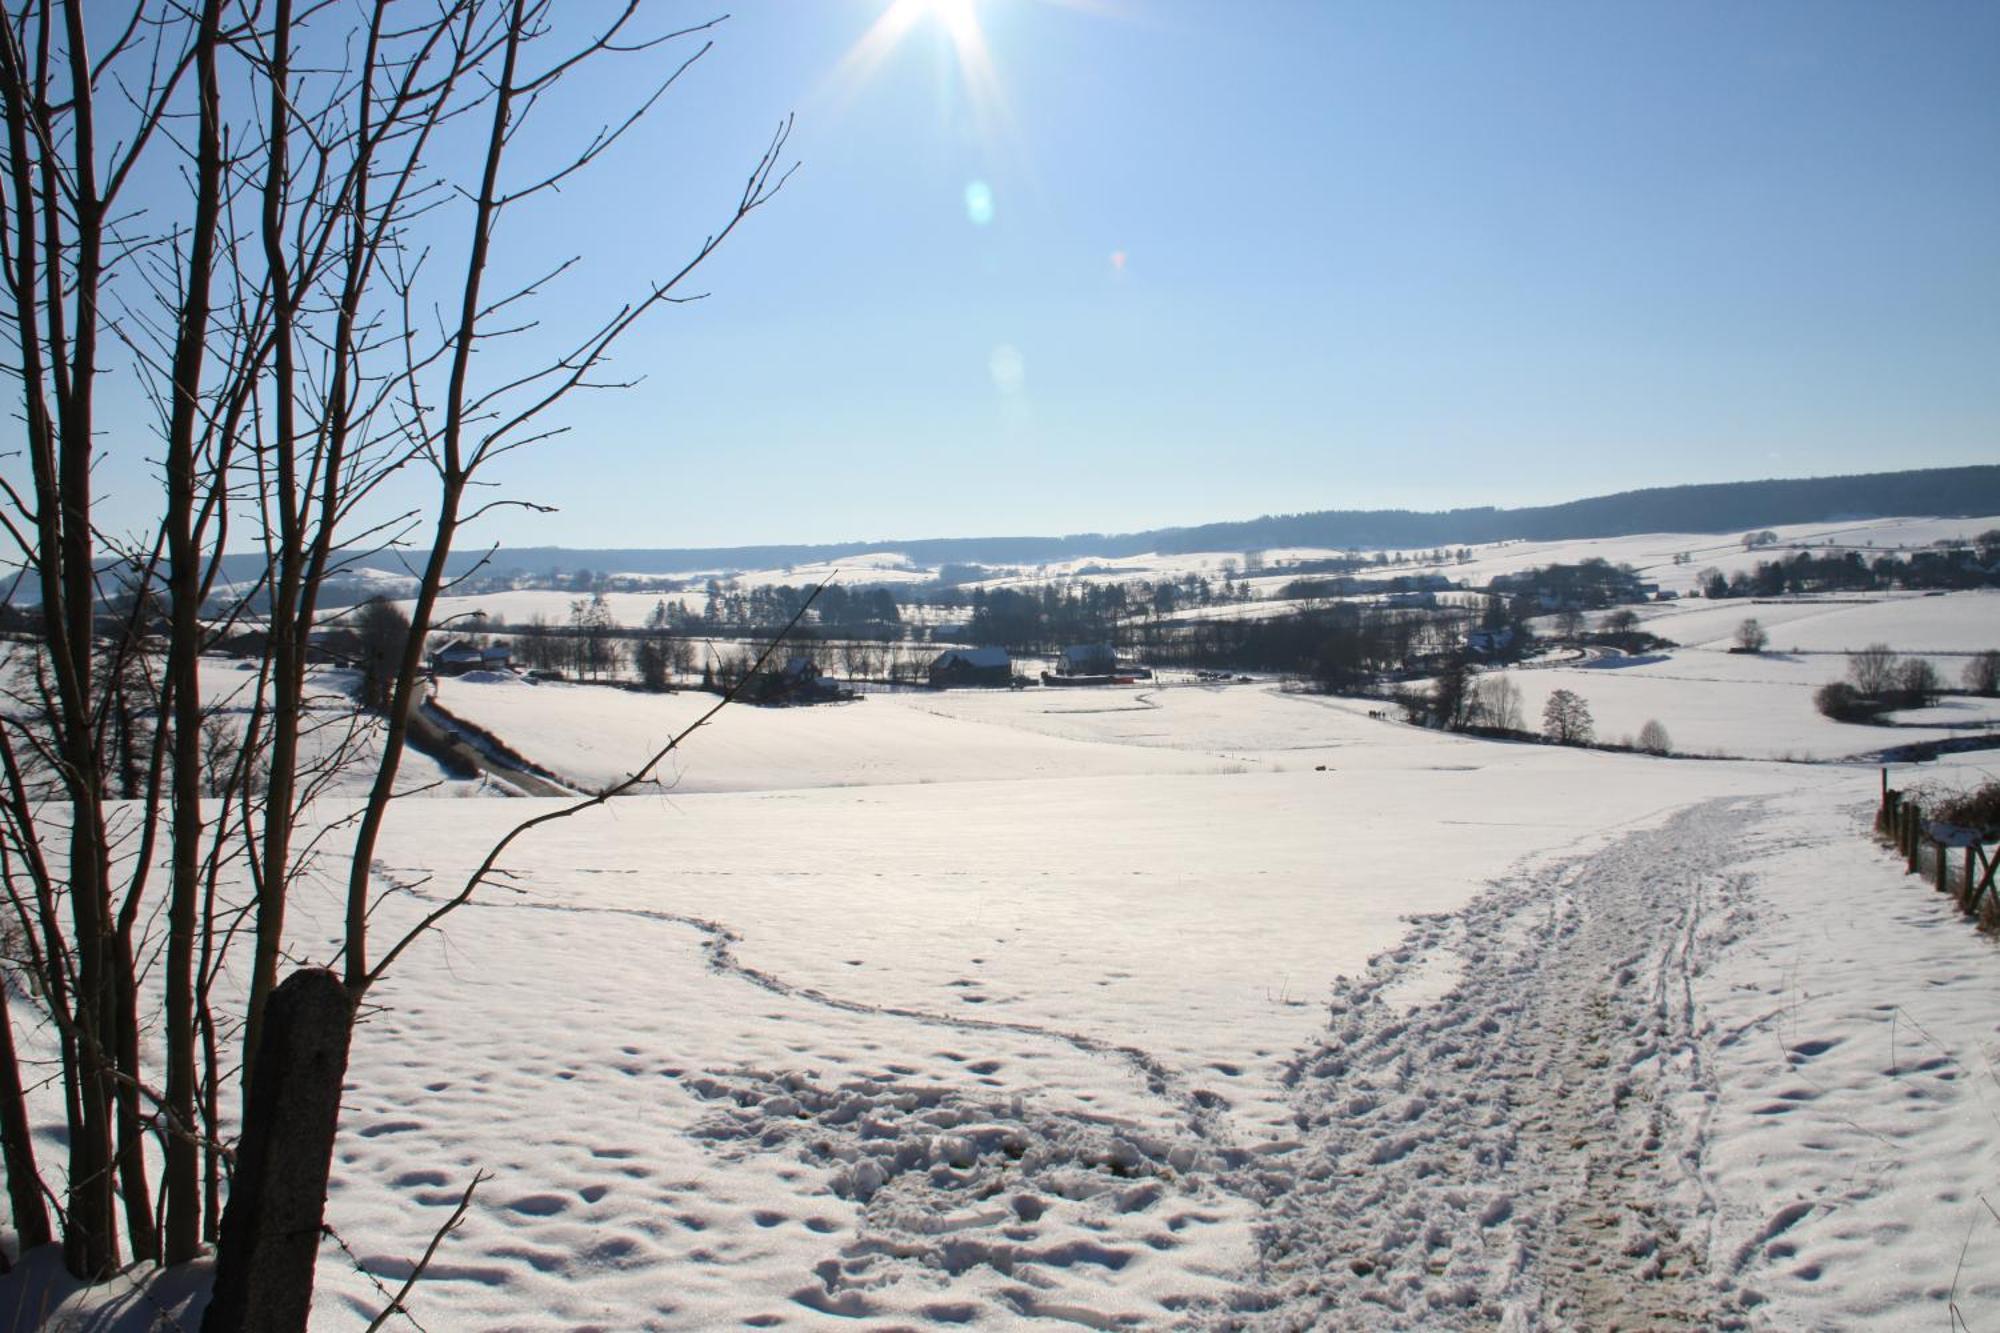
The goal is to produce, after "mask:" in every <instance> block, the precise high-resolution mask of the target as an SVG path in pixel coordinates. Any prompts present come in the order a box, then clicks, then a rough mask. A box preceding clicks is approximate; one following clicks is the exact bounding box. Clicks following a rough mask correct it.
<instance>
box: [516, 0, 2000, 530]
mask: <svg viewBox="0 0 2000 1333" xmlns="http://www.w3.org/2000/svg"><path fill="white" fill-rule="evenodd" d="M888 2H889V0H762V2H758V0H752V2H751V3H746V4H744V5H743V6H742V7H741V8H740V9H738V10H737V11H736V12H735V13H734V15H733V16H732V17H731V19H730V20H729V21H728V22H727V23H726V24H724V25H723V27H722V29H721V30H720V32H719V34H718V40H717V45H716V47H715V49H714V50H713V51H712V52H711V53H710V54H709V55H708V56H707V57H706V58H705V59H704V60H703V61H702V62H701V63H700V64H699V65H698V66H697V67H696V69H695V70H694V71H692V72H691V73H690V74H689V76H688V77H687V79H686V80H685V82H684V84H683V86H681V87H680V88H677V89H676V90H675V92H674V93H673V94H672V95H670V96H669V98H668V99H667V100H666V101H664V102H663V103H662V104H661V105H660V107H659V109H658V110H657V112H656V113H655V117H654V119H652V120H651V121H649V122H648V124H647V125H646V127H645V128H644V130H643V132H642V134H641V135H640V136H639V137H638V138H635V139H633V140H631V141H629V142H627V143H625V144H623V145H621V146H620V148H619V149H618V151H617V152H616V153H615V154H614V155H613V156H611V157H610V158H608V159H606V160H605V162H604V163H603V164H602V166H601V167H600V168H599V170H598V173H597V175H596V176H595V178H594V179H593V180H592V181H590V182H587V183H584V184H582V185H580V186H579V187H577V188H575V189H572V190H569V191H567V192H566V193H565V194H564V195H563V196H562V198H561V199H560V200H559V201H557V203H556V205H555V206H554V207H551V208H549V209H545V210H543V211H541V212H539V213H538V214H536V215H534V216H532V217H530V218H529V219H528V220H527V221H526V222H524V223H523V224H522V225H523V230H522V231H521V232H520V233H518V234H514V235H510V236H508V237H506V238H505V239H506V240H507V241H508V242H509V243H510V244H511V245H513V246H515V247H517V248H518V249H522V250H531V251H532V250H536V249H545V250H546V249H577V250H581V251H582V252H583V253H584V255H585V261H586V262H585V264H584V265H583V267H582V269H581V271H580V272H579V274H578V275H577V276H576V277H575V278H574V279H572V280H570V281H569V282H568V283H566V284H565V285H564V286H563V287H562V288H560V289H559V290H558V292H557V293H556V294H555V295H554V296H552V297H551V298H550V304H549V307H548V309H547V314H548V316H549V317H550V318H551V319H552V320H553V321H555V322H560V321H561V320H562V319H563V318H565V317H568V316H574V317H576V318H579V319H580V318H582V317H583V314H584V313H585V312H587V311H589V310H591V309H595V308H598V307H600V306H601V305H603V304H604V303H606V302H608V301H611V300H612V299H614V298H615V297H617V296H618V295H619V294H620V293H621V291H623V290H625V288H626V285H627V284H628V283H629V281H630V279H631V278H632V277H633V275H635V274H649V273H654V272H661V271H665V270H667V269H668V268H670V267H671V266H673V265H674V264H675V263H676V262H677V261H678V258H679V257H680V256H681V255H682V254H683V253H685V252H686V251H687V250H688V249H689V248H690V247H691V246H692V245H693V244H695V243H697V242H698V241H699V240H700V238H701V236H702V235H704V234H705V233H706V232H707V231H709V230H711V229H712V228H713V226H714V225H715V224H716V223H717V222H719V221H720V220H721V219H722V217H723V216H724V214H725V211H726V209H727V207H728V204H729V203H730V201H731V200H732V198H733V195H734V192H735V190H736V189H738V188H739V187H740V183H741V176H742V174H743V172H744V171H745V170H746V169H747V167H748V166H749V164H750V163H751V162H752V161H753V160H754V159H755V156H756V154H757V151H758V150H759V148H760V147H761V145H762V142H763V140H764V138H765V137H766V136H767V135H768V133H769V131H770V128H771V126H772V124H773V123H775V122H776V121H777V120H778V119H779V118H780V117H781V116H783V115H784V114H786V113H787V112H794V111H795V112H796V113H797V116H798V124H797V129H796V132H795V134H794V137H793V140H792V150H793V155H794V156H796V157H797V158H798V159H799V160H800V161H801V164H802V165H801V167H800V170H799V172H798V174H797V175H796V176H795V177H794V178H793V180H792V181H791V183H790V184H789V185H788V186H787V188H786V189H785V191H784V193H783V194H782V195H781V196H780V197H779V199H778V200H777V201H776V202H774V203H773V204H772V205H771V206H770V207H769V209H767V210H766V211H764V212H762V213H760V214H758V215H757V216H756V217H755V218H754V219H752V221H751V223H750V224H749V225H748V226H747V227H746V229H745V230H743V231H742V232H740V233H739V234H738V235H737V236H736V237H735V238H733V239H732V241H731V242H730V244H729V247H728V248H727V250H726V251H725V252H724V253H723V254H722V255H720V256H719V257H718V258H717V259H716V260H715V261H714V262H713V263H712V265H711V266H710V267H708V268H707V269H706V270H705V271H704V273H703V275H702V279H701V282H700V286H701V288H702V289H704V290H707V291H709V292H710V293H712V294H711V295H710V297H709V298H708V299H707V300H706V301H704V302H701V303H699V304H696V305H692V306H683V307H678V308H675V309H671V310H667V311H663V312H660V313H659V314H658V315H657V317H655V318H653V319H651V320H650V321H649V322H648V323H647V324H646V325H644V326H643V327H642V328H641V329H640V330H639V331H638V332H637V333H636V334H635V335H634V336H632V337H631V338H630V339H629V340H628V341H627V342H626V343H624V344H623V345H622V346H621V348H620V351H619V369H620V370H621V371H622V372H623V373H626V374H634V375H643V376H644V382H643V383H642V384H641V385H640V386H639V387H638V388H636V389H633V390H630V391H627V392H623V393H618V394H605V395H596V396H593V397H591V398H590V399H589V400H588V401H585V402H579V403H575V404H573V405H572V406H571V407H570V408H569V409H567V411H566V419H567V420H569V421H570V422H571V423H573V425H574V427H575V429H574V432H573V433H572V434H571V435H570V436H569V437H568V438H567V439H564V440H562V441H558V442H555V443H552V444H549V445H546V446H542V447H539V448H538V449H537V450H535V451H533V452H530V453H524V454H522V455H520V456H518V457H516V458H515V459H512V460H510V461H509V463H508V464H507V466H506V469H505V471H504V474H502V476H501V479H502V480H503V481H504V483H505V488H506V491H507V492H508V493H510V494H516V495H522V496H530V497H533V498H535V499H538V500H541V501H544V502H547V503H551V504H554V505H556V506H558V507H559V509H560V512H559V513H557V514H553V515H546V516H538V517H527V516H504V517H500V518H496V519H495V520H494V521H493V526H492V529H491V531H490V532H488V533H487V535H488V536H489V537H498V538H502V539H504V541H505V542H506V544H508V545H510V546H519V545H542V544H563V545H572V546H609V545H635V546H636V545H646V546H689V545H722V544H733V543H745V542H765V541H834V540H846V539H875V538H893V537H901V536H908V537H916V536H959V535H964V536H970V535H988V534H998V533H1055V532H1070V531H1078V530H1089V529H1095V530H1104V531H1123V530H1132V529H1137V528H1145V527H1153V526H1159V525H1163V524H1174V523H1194V522H1203V521H1211V520H1219V519H1228V518H1243V517H1251V516H1254V515H1257V514H1262V513H1270V512H1287V511H1297V510H1307V509H1326V508H1368V507H1411V508H1424V509H1432V508H1443V507H1449V506H1454V505H1462V504H1480V503H1494V504H1502V505H1513V504H1524V503H1539V502H1546V501H1553V500H1561V499H1567V498H1572V497H1575V496H1581V495H1588V494H1596V493H1602V492H1606V491H1613V490H1623V489H1629V488H1633V487H1639V486H1649V485H1666V484H1675V483H1680V482H1690V481H1713V480H1726V479H1734V478H1749V477H1763V476H1794V475H1812V474H1825V473H1836V472H1860V471H1873V470H1883V469H1890V468H1901V467H1913V466H1932V465H1948V464H1961V463H1971V462H1992V461H1996V460H2000V94H1996V92H1995V89H2000V5H1994V4H1991V3H1969V4H1947V3H1908V4H1886V3H1883V4H1859V5H1853V4H1842V3H1828V2H1824V0H1814V2H1813V3H1752V4H1743V3H1729V4H1701V3H1685V2H1683V0H1676V3H1671V4H1665V3H1663V4H1639V3H1621V4H1612V5H1606V4H1601V3H1576V4H1569V3H1536V4H1494V3H1475V4H1463V5H1461V4H1445V3H1387V2H1384V3H1370V4H1361V3H1324V4H1315V3H1305V2H1304V0H1258V3H1238V4H1221V3H1185V2H1181V0H1090V2H1089V3H1082V2H1081V0H1072V2H1071V3H1054V2H1052V0H970V4H969V8H970V12H971V14H972V15H973V17H974V18H975V19H976V22H977V24H978V27H979V32H980V36H981V40H982V41H983V44H984V46H985V49H986V52H987V55H988V58H989V59H990V62H991V67H992V70H993V73H994V78H995V83H996V84H997V88H998V90H999V92H1000V94H1001V100H1002V101H1003V102H1004V111H1003V109H1002V108H1001V107H999V106H996V105H994V104H993V103H992V101H991V100H990V99H981V98H980V97H978V96H976V95H975V93H976V89H975V88H974V87H973V86H971V85H970V84H969V83H968V80H967V78H966V76H965V72H964V70H963V68H962V67H961V61H960V59H959V57H958V54H957V48H956V47H955V46H954V44H953V43H952V41H951V40H950V38H949V36H948V28H949V26H950V23H949V20H950V19H951V16H952V12H953V10H954V8H956V9H958V10H959V11H960V21H961V22H962V21H963V11H964V9H965V8H966V6H967V0H957V2H956V5H954V4H951V3H946V4H943V5H939V6H935V7H933V10H934V12H926V13H925V14H922V15H920V16H918V19H917V21H916V22H915V23H914V24H913V25H912V26H911V27H910V28H909V30H908V32H907V33H906V34H905V35H904V38H903V40H902V41H901V42H900V43H899V44H897V45H896V46H895V47H894V49H892V50H888V51H887V52H886V53H885V54H884V55H883V56H882V58H881V59H880V61H879V62H878V63H877V64H876V65H875V66H874V67H873V69H872V70H871V71H870V72H869V73H868V75H867V77H865V78H855V77H852V71H851V70H849V71H847V72H842V62H843V58H844V57H846V56H847V55H848V54H849V53H850V52H851V51H852V50H853V49H854V48H855V46H856V43H857V42H858V41H860V40H861V39H862V37H863V35H864V33H866V32H867V31H868V30H869V28H870V26H871V24H873V23H874V22H875V21H876V20H877V19H878V18H879V17H880V16H881V14H882V13H883V11H884V10H885V9H886V8H887V7H888ZM906 2H907V0H906ZM626 91H628V90H627V88H626V87H625V86H623V85H622V84H621V83H620V82H619V81H618V80H616V79H606V80H604V81H603V82H602V84H601V85H600V86H599V87H597V88H596V89H595V90H594V95H601V97H602V98H603V99H604V103H605V105H606V106H607V107H608V106H610V105H611V104H613V103H615V102H616V101H617V99H618V98H619V97H620V96H621V95H622V94H624V93H625V92H626ZM587 110H588V109H586V111H587ZM969 188H970V189H971V191H972V194H971V195H970V196H969V195H968V189H969ZM987 201H990V216H988V215H987V210H986V208H985V207H984V205H985V203H986V202H987Z"/></svg>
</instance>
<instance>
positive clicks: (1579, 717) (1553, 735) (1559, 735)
mask: <svg viewBox="0 0 2000 1333" xmlns="http://www.w3.org/2000/svg"><path fill="white" fill-rule="evenodd" d="M1595 734H1596V725H1595V723H1593V722H1592V720H1591V716H1590V705H1589V704H1587V703H1585V702H1584V701H1583V699H1582V697H1581V696H1579V695H1577V694H1576V693H1575V692H1574V691H1571V690H1556V691H1555V692H1554V693H1552V694H1550V695H1549V699H1548V702H1547V703H1546V704H1544V705H1542V735H1544V736H1546V737H1548V738H1549V739H1550V740H1552V741H1554V742H1555V743H1556V744H1557V745H1588V744H1590V742H1591V739H1592V737H1593V736H1594V735H1595Z"/></svg>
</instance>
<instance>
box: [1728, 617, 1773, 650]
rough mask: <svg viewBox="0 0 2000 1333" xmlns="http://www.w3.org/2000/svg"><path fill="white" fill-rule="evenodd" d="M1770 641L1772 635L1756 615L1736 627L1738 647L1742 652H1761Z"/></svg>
mask: <svg viewBox="0 0 2000 1333" xmlns="http://www.w3.org/2000/svg"><path fill="white" fill-rule="evenodd" d="M1770 642H1771V636H1770V635H1769V634H1767V633H1766V632H1765V631H1764V626H1763V625H1762V624H1761V623H1760V622H1759V621H1758V620H1757V618H1756V617H1755V616H1752V617H1750V618H1749V619H1748V620H1745V621H1744V622H1743V623H1742V624H1740V625H1738V626H1737V627H1736V647H1737V649H1738V650H1739V651H1741V652H1746V653H1761V652H1763V651H1764V647H1765V645H1766V644H1768V643H1770Z"/></svg>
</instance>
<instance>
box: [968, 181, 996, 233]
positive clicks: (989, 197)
mask: <svg viewBox="0 0 2000 1333" xmlns="http://www.w3.org/2000/svg"><path fill="white" fill-rule="evenodd" d="M965 216H966V217H967V218H968V219H969V220H970V221H971V223H972V225H973V226H975V227H983V226H985V225H986V224H987V223H989V222H991V221H993V187H992V186H990V185H988V184H987V183H986V182H985V181H973V182H972V183H971V184H970V185H967V186H966V187H965Z"/></svg>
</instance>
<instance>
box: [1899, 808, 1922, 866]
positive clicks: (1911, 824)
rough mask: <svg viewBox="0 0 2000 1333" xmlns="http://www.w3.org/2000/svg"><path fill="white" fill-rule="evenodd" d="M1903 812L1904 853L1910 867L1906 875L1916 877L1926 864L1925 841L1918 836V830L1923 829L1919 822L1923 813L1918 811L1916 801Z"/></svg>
mask: <svg viewBox="0 0 2000 1333" xmlns="http://www.w3.org/2000/svg"><path fill="white" fill-rule="evenodd" d="M1903 812H1904V813H1903V853H1904V855H1905V857H1906V858H1907V865H1908V869H1907V871H1906V873H1908V874H1912V875H1914V874H1916V873H1917V872H1918V871H1919V870H1921V869H1923V864H1924V845H1923V840H1922V838H1921V837H1919V836H1918V830H1919V829H1920V828H1921V827H1922V825H1921V824H1920V823H1919V821H1920V820H1921V819H1922V818H1923V812H1922V811H1921V810H1919V809H1917V803H1916V802H1915V801H1911V802H1909V803H1908V804H1907V805H1905V806H1904V807H1903Z"/></svg>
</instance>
